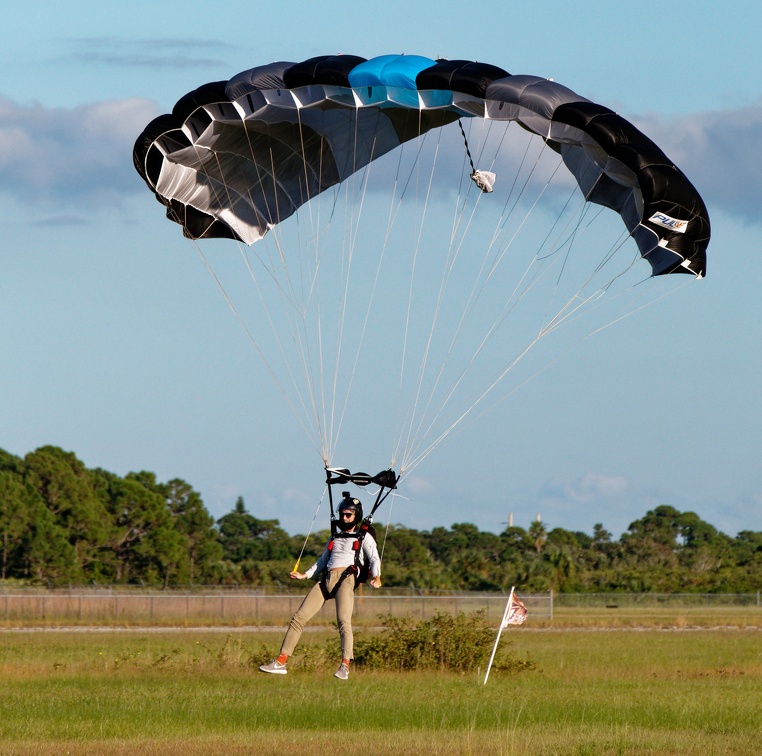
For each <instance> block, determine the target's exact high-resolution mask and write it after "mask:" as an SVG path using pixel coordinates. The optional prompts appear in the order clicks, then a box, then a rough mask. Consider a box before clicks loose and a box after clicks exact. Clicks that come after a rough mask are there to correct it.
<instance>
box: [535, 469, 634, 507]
mask: <svg viewBox="0 0 762 756" xmlns="http://www.w3.org/2000/svg"><path fill="white" fill-rule="evenodd" d="M630 493H631V485H630V483H629V481H628V480H627V478H625V477H623V476H621V475H604V474H602V473H596V472H587V473H585V474H584V475H583V476H582V477H581V478H574V479H557V480H554V481H550V482H548V483H547V484H546V485H545V486H544V487H543V489H542V490H541V495H542V496H543V498H544V497H547V498H550V499H564V500H567V501H573V502H575V503H578V504H589V503H592V502H596V501H598V500H600V499H615V498H620V497H624V496H626V495H628V494H630Z"/></svg>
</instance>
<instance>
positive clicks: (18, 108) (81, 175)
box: [0, 98, 157, 208]
mask: <svg viewBox="0 0 762 756" xmlns="http://www.w3.org/2000/svg"><path fill="white" fill-rule="evenodd" d="M156 114H157V108H156V105H155V104H154V103H153V102H151V101H150V100H145V99H138V98H133V99H129V100H114V101H106V102H97V103H93V104H89V105H82V106H79V107H75V108H54V109H47V108H44V107H43V106H42V105H39V104H33V105H17V104H15V103H13V102H11V101H10V100H8V99H3V98H0V188H1V189H2V191H4V192H6V193H8V194H11V195H13V196H14V197H16V198H17V199H20V200H22V201H23V202H25V203H47V202H51V203H55V205H56V206H58V207H62V206H63V207H69V208H73V207H78V206H82V205H83V203H87V205H99V204H102V203H115V202H116V203H118V202H119V201H120V199H121V198H122V196H123V195H124V194H125V193H127V192H132V191H137V190H139V188H140V180H139V178H138V177H137V174H136V173H135V170H134V168H133V167H132V159H131V156H132V147H133V144H134V142H135V139H136V137H137V136H138V135H139V134H140V132H141V131H142V130H143V128H144V127H145V125H146V124H147V123H148V122H149V121H150V120H151V119H152V118H153V117H155V116H156Z"/></svg>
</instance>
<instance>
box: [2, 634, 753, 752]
mask: <svg viewBox="0 0 762 756" xmlns="http://www.w3.org/2000/svg"><path fill="white" fill-rule="evenodd" d="M503 637H504V639H505V641H506V642H509V643H511V644H512V646H511V648H512V650H513V652H514V654H515V655H516V656H518V657H519V658H522V659H529V660H531V661H532V662H533V663H534V665H535V668H534V669H533V670H530V671H524V672H521V673H518V674H515V675H506V674H501V673H499V672H498V673H495V672H493V673H492V674H491V675H490V679H489V682H488V684H487V686H486V687H485V686H483V685H482V680H483V676H484V670H479V671H478V672H474V673H469V674H467V675H463V676H460V675H456V674H452V673H415V672H408V673H392V672H384V673H380V672H369V671H368V672H363V671H353V674H352V676H351V677H350V680H349V681H348V682H346V683H342V682H339V681H337V680H335V679H334V678H333V677H332V672H333V671H334V664H332V663H331V664H330V665H328V664H327V663H324V662H322V661H321V658H322V657H321V655H320V654H319V653H317V652H316V649H317V648H319V647H322V646H324V644H325V642H326V639H331V640H332V641H333V642H336V641H335V637H334V635H333V634H332V633H330V632H315V633H310V634H305V636H304V639H303V646H302V654H301V657H300V659H297V658H296V657H295V661H296V662H297V663H298V662H299V661H300V660H301V662H302V663H301V665H298V666H297V668H295V669H294V670H292V672H291V673H290V674H289V675H288V676H286V677H271V676H266V675H263V674H261V673H259V672H257V671H256V666H257V665H258V664H259V663H260V662H261V661H262V659H267V658H270V656H271V653H272V651H273V650H274V649H275V647H276V646H277V643H278V641H279V639H280V634H267V633H261V632H260V633H257V632H249V631H235V630H233V631H231V632H229V633H224V632H222V633H221V632H211V631H209V630H185V631H182V632H164V631H161V632H147V631H144V630H143V631H141V630H135V631H130V632H115V631H109V630H106V631H98V632H96V631H82V630H80V631H60V632H56V631H48V632H22V631H19V630H6V631H3V632H2V633H1V634H0V753H1V754H3V756H5V755H7V754H66V753H71V754H182V755H183V756H194V755H195V754H215V753H219V754H249V753H253V754H260V753H261V754H287V753H299V754H303V755H304V756H312V755H313V754H315V755H317V754H323V753H325V752H328V753H363V754H382V753H383V754H386V753H398V754H419V753H427V754H428V753H432V754H471V753H473V754H477V753H478V754H485V753H486V754H493V753H494V754H527V753H533V754H534V753H537V754H567V753H568V754H608V753H612V754H613V753H617V754H619V753H621V754H645V753H653V754H756V753H759V752H760V748H761V745H760V743H761V742H762V738H760V729H761V728H760V721H761V717H760V711H761V709H762V707H761V706H760V705H761V704H762V631H761V630H757V629H740V628H734V629H729V628H724V629H715V630H706V629H698V630H660V629H647V630H630V629H614V628H604V629H598V630H594V629H590V630H572V629H562V630H553V629H538V630H533V629H531V628H516V629H511V630H509V631H507V632H506V633H504V636H503ZM297 656H299V654H297ZM337 738H338V740H337Z"/></svg>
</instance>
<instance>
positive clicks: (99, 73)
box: [0, 0, 762, 536]
mask: <svg viewBox="0 0 762 756" xmlns="http://www.w3.org/2000/svg"><path fill="white" fill-rule="evenodd" d="M707 5H709V7H699V6H697V5H696V4H695V3H687V2H676V3H671V4H669V7H668V8H666V7H664V4H662V3H657V2H642V3H640V4H639V5H638V7H637V11H636V12H634V13H632V14H630V16H629V17H628V14H627V13H626V12H622V11H620V10H616V11H615V10H613V8H614V6H613V4H611V3H609V2H580V3H576V4H568V3H561V2H548V3H544V4H543V5H542V7H541V10H540V9H539V7H538V6H537V5H536V4H529V3H514V4H510V3H504V2H501V3H497V2H483V3H480V4H479V11H478V13H476V12H474V10H473V7H474V6H473V4H468V3H453V4H452V5H450V6H449V7H448V6H446V5H444V4H442V3H441V2H438V3H432V2H428V0H419V2H417V3H415V4H410V3H401V2H388V3H386V4H384V6H383V7H381V6H378V5H375V4H374V5H372V6H371V5H370V4H368V6H367V7H366V5H365V4H359V3H356V2H355V3H349V2H323V3H320V4H316V3H301V2H293V3H290V4H289V5H288V6H283V5H282V4H277V7H276V4H262V3H258V2H246V3H243V2H227V3H225V4H224V6H220V8H219V9H218V10H214V9H212V10H210V7H209V4H208V3H197V2H193V1H186V2H183V3H175V2H162V3H155V2H152V3H148V2H130V3H121V4H119V5H113V6H110V7H109V9H108V12H107V13H105V12H104V11H103V5H102V3H94V2H92V3H91V2H64V3H58V4H51V3H43V2H29V3H26V4H24V5H23V6H18V7H17V8H16V9H14V13H13V15H12V16H10V17H7V18H6V19H4V32H5V33H4V45H3V48H2V50H1V51H0V58H1V59H2V70H3V71H4V74H3V76H2V77H1V78H0V193H2V202H3V207H4V209H5V212H4V213H3V216H2V218H1V219H0V239H1V241H0V260H1V261H2V264H3V275H2V277H1V278H0V322H2V327H1V328H0V354H2V362H0V447H1V448H4V449H6V450H8V451H10V452H12V453H14V454H17V455H20V456H23V455H25V454H26V453H28V452H29V451H32V450H33V449H35V448H37V447H38V446H41V445H44V444H55V445H58V446H61V447H63V448H65V449H67V450H71V451H73V452H75V453H76V454H77V455H78V456H79V457H80V459H82V460H83V461H84V462H85V464H87V465H88V466H90V467H103V468H105V469H108V470H111V471H113V472H116V473H119V474H125V473H127V472H129V471H131V470H140V469H148V470H152V471H154V472H156V473H157V475H158V476H159V478H160V479H162V480H167V479H170V478H173V477H181V478H184V479H186V480H187V481H188V482H190V483H191V484H192V485H193V486H194V487H195V488H196V489H197V490H199V491H200V492H201V494H202V496H203V498H204V501H205V502H206V504H207V506H208V507H209V509H210V511H211V512H212V513H213V514H214V515H215V516H221V515H222V514H224V513H225V512H226V511H229V509H230V508H231V507H232V506H233V504H234V502H235V499H236V497H237V496H239V495H241V496H243V497H244V499H245V501H246V503H247V506H248V507H249V509H250V511H252V512H253V513H254V514H255V515H256V516H258V517H268V518H269V517H277V518H279V519H280V520H281V522H282V524H283V525H284V526H285V527H286V528H287V529H288V530H289V531H290V532H304V531H305V530H306V529H307V527H308V526H309V522H310V520H311V519H312V515H313V514H314V510H315V507H316V505H317V502H318V500H319V498H320V495H321V493H322V482H323V473H322V469H321V462H320V459H319V457H317V456H315V452H314V450H313V449H312V447H311V446H310V445H309V444H308V443H306V441H305V439H304V438H303V436H302V434H301V433H300V430H299V428H298V426H297V425H296V424H295V422H294V419H293V417H292V416H291V414H290V413H289V412H288V410H287V408H286V407H285V405H284V404H283V403H281V401H280V397H279V395H278V392H277V390H275V389H274V387H273V386H272V385H271V382H270V381H269V379H268V377H267V375H266V372H265V371H264V370H263V369H262V366H261V364H260V363H259V361H258V358H257V356H256V354H255V353H254V352H253V350H252V349H251V348H250V345H249V344H248V342H247V340H246V339H245V337H244V336H243V334H242V332H241V330H240V329H239V328H238V326H237V324H236V323H235V320H234V319H233V318H232V317H231V314H230V312H229V311H228V310H227V308H226V307H225V306H224V304H223V303H222V302H221V299H220V297H219V296H218V295H217V293H216V292H215V291H214V286H213V285H212V283H211V281H210V280H209V277H208V275H207V273H206V272H205V270H204V269H203V267H202V265H201V264H200V263H199V261H198V259H197V258H196V255H195V253H194V251H193V249H192V247H191V246H190V245H189V244H188V242H186V241H185V240H183V239H182V237H181V235H180V233H179V230H178V228H177V227H175V226H174V225H173V224H169V223H167V222H166V221H165V220H164V218H163V213H162V211H161V207H160V206H159V205H158V204H157V203H156V202H155V200H154V199H153V197H152V196H151V195H150V193H148V192H147V191H146V190H145V186H144V184H143V183H142V181H141V180H140V178H139V177H138V176H137V174H136V173H135V171H134V169H133V167H132V158H131V149H132V144H133V142H134V140H135V138H136V136H137V135H138V134H139V133H140V131H141V130H142V128H143V126H144V125H145V124H146V123H147V122H148V121H149V120H150V119H151V118H152V117H154V116H155V115H158V114H159V113H161V112H166V111H167V110H168V109H170V108H171V107H172V105H173V104H174V102H175V101H176V100H177V99H178V98H179V97H180V96H182V95H183V94H184V93H185V92H187V91H189V90H191V89H193V88H195V87H196V86H198V85H199V84H201V83H204V82H207V81H214V80H219V79H227V78H229V77H231V76H232V75H234V74H235V73H237V72H239V71H241V70H244V69H246V68H250V67H252V66H255V65H259V64H262V63H266V62H270V61H273V60H302V59H305V58H308V57H311V56H313V55H319V54H325V53H353V54H357V55H362V56H363V57H366V58H370V57H373V56H375V55H381V54H386V53H398V52H399V53H411V54H412V53H416V54H421V55H426V56H429V57H437V56H446V57H450V58H469V59H477V60H480V61H484V62H490V63H494V64H496V65H499V66H501V67H503V68H505V69H507V70H508V71H510V72H511V73H531V74H536V75H539V76H543V77H549V78H554V79H556V80H557V81H559V82H561V83H563V84H566V85H567V86H569V87H571V88H572V89H574V90H575V91H577V92H579V93H580V94H582V95H584V96H586V97H588V98H590V99H592V100H595V101H597V102H600V103H603V104H605V105H608V106H609V107H612V108H614V109H616V110H617V111H618V112H619V113H620V114H621V115H623V116H625V117H626V118H628V119H629V120H632V121H633V122H635V123H636V124H637V125H638V126H639V127H640V128H642V129H643V130H644V131H645V132H646V133H647V134H648V135H649V136H650V137H652V138H653V139H654V140H655V141H657V142H658V143H659V144H660V145H661V146H662V148H663V149H664V150H665V152H666V153H667V154H668V155H669V156H670V157H671V158H672V159H673V160H674V161H675V162H676V163H677V164H678V165H679V166H680V167H681V168H682V169H683V171H684V172H685V173H686V174H687V175H688V177H689V178H690V179H691V180H692V181H693V183H694V184H695V185H696V187H697V188H698V189H699V191H700V192H701V193H702V195H703V196H704V199H705V200H706V203H707V206H708V208H709V213H710V217H711V219H712V226H713V239H712V243H711V244H710V247H709V253H708V274H707V278H706V279H705V280H702V281H696V282H691V283H690V285H689V286H683V287H681V288H680V289H679V290H678V291H676V292H675V293H674V294H671V295H670V296H669V297H667V298H666V299H665V300H663V301H661V302H659V303H658V304H656V305H653V306H651V307H649V308H648V309H647V310H644V311H643V312H642V313H638V315H637V316H635V317H632V318H629V319H627V321H625V322H624V323H623V324H621V325H620V326H617V327H615V328H610V329H607V330H606V331H605V332H603V333H601V334H599V335H597V336H596V337H595V338H592V339H589V340H587V341H586V342H584V343H583V344H582V345H581V346H580V347H579V348H577V349H575V350H574V351H573V352H572V353H571V354H570V355H567V356H566V357H565V358H564V359H563V360H560V361H559V362H557V363H556V364H554V365H552V367H551V368H550V369H548V370H546V371H544V372H543V373H542V374H541V375H540V376H539V377H538V378H537V379H536V380H534V381H532V382H531V383H530V384H528V385H526V386H524V387H523V388H522V389H521V390H520V391H519V392H517V393H516V394H514V395H513V396H512V397H510V398H509V399H508V400H506V401H505V402H502V403H501V404H500V406H499V407H497V408H496V410H495V411H494V412H492V413H491V414H489V415H488V416H485V417H483V418H481V419H480V420H479V421H478V422H475V423H472V424H470V425H469V426H467V427H466V428H464V429H463V431H462V432H461V433H458V434H457V435H456V436H454V437H453V438H451V439H450V440H449V441H448V442H447V443H445V444H444V445H442V447H441V448H439V449H437V451H436V452H435V453H434V454H432V455H431V456H430V457H429V458H428V459H427V460H426V461H425V462H424V463H423V464H422V465H421V466H420V467H418V468H416V470H415V471H414V473H412V474H411V476H410V477H409V478H408V479H407V482H406V485H405V487H404V489H403V490H402V491H401V492H400V493H401V496H400V497H399V498H396V499H395V501H394V504H393V511H392V515H391V516H392V520H393V521H395V522H401V523H403V524H406V525H409V526H411V527H418V528H430V527H433V526H435V525H450V524H452V523H454V522H461V521H470V522H475V523H476V524H477V525H479V526H480V527H482V528H485V529H489V530H494V531H499V530H500V529H501V528H502V527H503V526H504V523H505V522H506V520H507V518H508V515H509V513H513V518H514V522H515V523H516V524H522V525H528V524H529V522H531V520H533V519H534V518H535V516H536V515H537V513H541V515H542V517H543V520H544V521H545V522H546V523H547V524H548V525H549V526H550V527H553V526H560V527H565V528H569V529H573V530H584V531H587V532H590V531H591V530H592V526H593V525H594V524H595V523H596V522H602V523H603V524H604V526H605V527H606V528H608V529H609V530H611V531H612V532H613V533H614V534H615V535H616V536H618V535H619V534H620V533H621V532H623V531H624V530H625V529H626V528H627V525H628V524H629V523H630V522H631V521H632V520H634V519H636V518H638V517H640V516H642V515H643V514H644V513H645V512H646V510H648V509H649V508H653V507H654V506H656V505H658V504H662V503H663V504H671V505H673V506H675V507H677V508H678V509H680V510H692V511H695V512H697V513H698V514H699V515H700V516H701V517H703V518H704V519H706V520H708V521H709V522H711V523H713V524H714V525H716V526H717V527H719V528H720V529H722V530H724V531H725V532H728V533H730V534H735V533H736V532H738V531H739V530H741V529H752V530H761V529H762V465H760V464H759V450H760V447H761V444H760V428H762V403H761V402H760V399H759V378H760V376H761V375H762V369H761V368H762V365H761V364H760V363H761V362H762V358H761V356H760V355H761V353H762V350H761V349H760V345H762V326H761V325H760V323H762V317H761V316H762V305H760V303H759V296H758V293H757V291H758V283H757V281H758V275H759V273H758V270H759V265H760V263H759V261H758V255H759V250H760V243H761V242H762V223H761V222H760V213H759V207H760V200H762V181H761V180H760V175H762V150H760V148H759V145H758V134H759V133H760V127H762V61H761V60H760V57H761V56H762V50H760V47H759V44H758V30H759V28H761V27H762V6H760V5H759V4H758V3H756V2H729V3H725V4H723V5H722V7H721V8H720V7H719V4H707ZM715 6H716V7H715ZM284 7H285V8H286V10H283V9H282V8H284ZM337 461H338V460H337ZM384 464H385V460H383V461H381V463H380V464H379V465H378V467H379V468H380V467H383V466H384ZM352 466H354V463H353V464H352ZM359 466H361V467H367V468H373V467H374V466H376V465H375V463H374V461H373V460H368V461H367V462H362V463H360V465H359ZM373 471H375V470H373ZM323 513H324V514H323V515H321V517H322V516H325V518H326V520H327V514H325V510H323ZM387 514H388V511H387ZM381 517H382V519H384V514H383V513H382V515H381Z"/></svg>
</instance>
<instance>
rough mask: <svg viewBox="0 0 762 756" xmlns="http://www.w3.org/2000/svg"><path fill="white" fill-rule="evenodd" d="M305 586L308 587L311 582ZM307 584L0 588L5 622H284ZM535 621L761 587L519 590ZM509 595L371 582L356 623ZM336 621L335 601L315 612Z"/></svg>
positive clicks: (679, 606)
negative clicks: (687, 590) (286, 586)
mask: <svg viewBox="0 0 762 756" xmlns="http://www.w3.org/2000/svg"><path fill="white" fill-rule="evenodd" d="M305 588H306V587H305ZM304 592H305V591H303V590H284V589H278V588H276V589H240V588H219V587H214V588H188V589H172V590H152V589H145V588H135V587H121V586H120V587H107V588H102V587H98V588H95V587H70V588H59V589H50V590H46V589H41V588H15V587H14V588H8V587H2V586H0V621H2V620H4V621H5V623H6V624H10V625H14V624H21V625H23V624H40V623H41V624H47V625H51V624H81V625H132V624H134V625H165V626H166V625H173V624H181V625H230V626H243V625H260V626H262V625H283V624H285V623H286V622H288V620H289V618H290V617H291V616H292V615H293V613H294V612H295V611H296V609H297V608H298V606H299V604H300V603H301V601H302V598H303V596H304ZM519 595H520V597H521V599H522V601H523V602H524V603H525V604H526V606H527V609H528V610H529V620H530V623H531V622H533V621H534V622H538V621H539V622H552V620H553V619H554V612H559V613H562V614H564V613H569V612H571V613H572V614H574V613H577V612H580V611H584V610H589V611H604V612H606V611H611V610H617V609H618V610H625V611H626V610H658V609H673V610H685V611H695V610H699V609H717V610H728V609H730V608H749V609H758V608H759V607H760V592H759V591H756V592H754V593H671V594H667V593H566V594H564V593H561V594H554V593H553V592H552V591H551V592H548V593H541V594H526V595H525V594H523V593H521V594H519ZM507 599H508V595H507V594H501V593H486V592H485V593H480V592H468V591H421V590H415V589H394V588H382V589H381V590H378V591H375V590H372V589H371V588H368V587H360V588H359V589H358V592H357V595H356V601H355V617H354V619H355V622H357V623H358V624H365V625H369V624H375V623H377V622H378V619H379V617H382V616H385V615H388V614H391V615H393V616H395V617H410V618H412V619H415V620H426V619H431V618H432V617H433V616H435V615H436V614H437V613H447V614H452V615H456V614H458V613H461V612H462V613H465V614H471V613H473V612H477V611H483V612H484V613H485V616H486V618H487V620H488V621H494V622H498V621H499V620H500V619H501V618H502V616H503V611H504V609H505V605H506V602H507ZM315 620H316V621H317V622H324V623H330V622H333V621H334V620H335V615H334V608H333V604H332V603H331V602H329V603H328V604H326V606H325V607H324V608H323V609H322V610H321V612H320V614H319V615H318V616H317V617H316V618H315Z"/></svg>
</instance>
